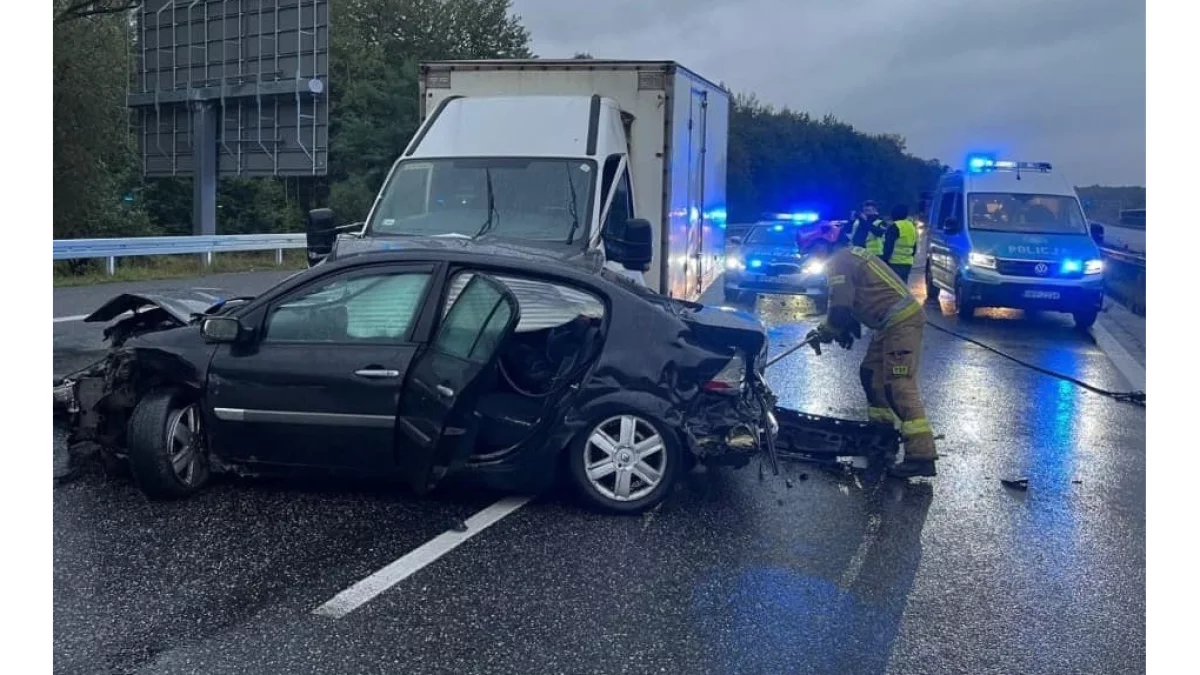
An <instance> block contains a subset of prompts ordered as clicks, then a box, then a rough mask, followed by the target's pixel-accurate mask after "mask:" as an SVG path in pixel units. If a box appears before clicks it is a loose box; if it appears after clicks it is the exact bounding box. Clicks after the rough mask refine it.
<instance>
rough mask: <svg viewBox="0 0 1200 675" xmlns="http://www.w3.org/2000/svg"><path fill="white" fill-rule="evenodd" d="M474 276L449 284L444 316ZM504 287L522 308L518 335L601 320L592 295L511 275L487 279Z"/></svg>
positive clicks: (458, 277)
mask: <svg viewBox="0 0 1200 675" xmlns="http://www.w3.org/2000/svg"><path fill="white" fill-rule="evenodd" d="M474 275H475V273H474V272H470V271H465V272H460V273H458V274H457V275H455V276H454V278H453V279H451V280H450V287H449V289H448V291H447V293H446V304H445V305H444V306H443V307H442V314H443V316H445V314H446V312H448V311H449V309H450V307H451V306H452V305H453V304H454V301H455V299H456V298H457V297H458V295H459V293H461V292H462V290H463V289H464V288H465V287H466V285H467V282H469V281H470V280H471V279H472V278H473V277H474ZM489 276H490V277H491V278H492V279H495V280H497V281H499V282H500V283H502V284H504V286H505V287H506V288H508V290H509V291H510V292H511V293H512V294H513V295H514V296H516V298H517V302H518V303H520V305H521V319H520V321H519V322H518V324H517V328H516V331H517V332H518V333H526V332H530V331H535V330H542V329H545V328H553V327H555V326H561V325H564V324H566V323H569V322H571V321H573V320H574V319H575V318H577V317H580V316H583V317H588V318H597V319H599V318H603V317H604V303H603V302H602V301H601V300H600V299H599V298H597V297H596V296H595V295H592V294H591V293H588V292H585V291H581V290H579V289H577V288H573V287H571V286H566V285H564V284H555V283H551V282H548V281H542V280H540V279H529V278H525V277H515V276H510V275H489Z"/></svg>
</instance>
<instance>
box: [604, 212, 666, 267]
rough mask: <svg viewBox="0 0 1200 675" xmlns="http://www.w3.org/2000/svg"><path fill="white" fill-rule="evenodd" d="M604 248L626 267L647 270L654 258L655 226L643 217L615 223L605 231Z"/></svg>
mask: <svg viewBox="0 0 1200 675" xmlns="http://www.w3.org/2000/svg"><path fill="white" fill-rule="evenodd" d="M604 250H605V254H606V255H607V256H608V258H609V259H610V260H613V261H616V262H619V263H621V264H622V265H624V266H625V269H627V270H637V271H640V272H645V271H647V270H649V269H650V262H651V261H653V260H654V228H653V227H652V226H651V225H650V221H648V220H645V219H643V218H632V219H630V220H627V221H625V222H623V223H619V224H614V225H612V226H610V227H609V228H607V229H606V231H605V233H604Z"/></svg>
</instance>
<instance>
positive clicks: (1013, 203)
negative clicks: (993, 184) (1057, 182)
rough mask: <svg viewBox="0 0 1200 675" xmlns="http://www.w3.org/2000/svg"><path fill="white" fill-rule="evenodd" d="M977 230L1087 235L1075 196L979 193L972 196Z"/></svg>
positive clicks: (971, 202)
mask: <svg viewBox="0 0 1200 675" xmlns="http://www.w3.org/2000/svg"><path fill="white" fill-rule="evenodd" d="M970 214H971V215H970V218H971V220H970V225H971V229H974V230H987V231H992V232H1015V233H1022V234H1087V232H1088V228H1087V221H1085V220H1084V217H1083V211H1082V210H1081V209H1080V208H1079V202H1078V201H1076V200H1075V198H1074V197H1066V196H1061V195H1029V194H1008V193H999V192H976V193H972V194H971V195H970Z"/></svg>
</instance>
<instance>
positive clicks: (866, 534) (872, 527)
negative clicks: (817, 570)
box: [839, 514, 883, 590]
mask: <svg viewBox="0 0 1200 675" xmlns="http://www.w3.org/2000/svg"><path fill="white" fill-rule="evenodd" d="M882 521H883V519H882V518H880V517H879V515H878V514H872V515H871V516H870V517H869V518H868V519H867V527H866V528H865V530H864V531H863V538H862V541H860V542H859V543H858V550H857V551H855V552H854V555H853V556H852V557H851V558H850V562H849V563H847V565H846V570H845V571H844V572H842V578H841V579H840V583H839V585H840V586H841V587H842V588H843V589H845V590H849V589H850V587H851V586H853V585H854V582H855V581H858V575H859V573H860V572H862V566H863V563H865V562H866V561H867V554H868V553H870V552H871V547H872V546H874V545H875V540H876V539H878V538H879V525H880V523H881V522H882Z"/></svg>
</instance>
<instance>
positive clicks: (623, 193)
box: [601, 155, 633, 230]
mask: <svg viewBox="0 0 1200 675" xmlns="http://www.w3.org/2000/svg"><path fill="white" fill-rule="evenodd" d="M620 163H621V156H620V155H612V156H610V157H609V158H608V159H607V160H605V162H604V182H603V183H602V185H606V186H609V187H608V188H607V189H606V190H605V191H604V198H605V199H607V198H608V190H613V200H612V208H611V209H609V212H608V218H606V219H605V220H604V228H605V229H606V230H607V229H608V227H609V226H610V225H611V224H613V223H623V222H625V221H627V220H629V219H630V218H633V195H632V194H631V191H630V189H629V170H628V168H626V170H625V173H623V174H621V179H620V180H619V181H617V182H616V183H615V184H614V183H613V176H614V175H615V174H616V172H617V166H618V165H619V164H620ZM601 205H602V206H603V202H601Z"/></svg>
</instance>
